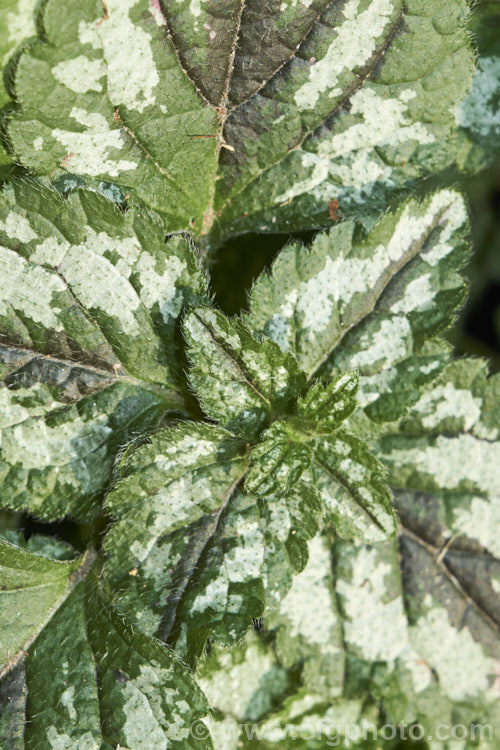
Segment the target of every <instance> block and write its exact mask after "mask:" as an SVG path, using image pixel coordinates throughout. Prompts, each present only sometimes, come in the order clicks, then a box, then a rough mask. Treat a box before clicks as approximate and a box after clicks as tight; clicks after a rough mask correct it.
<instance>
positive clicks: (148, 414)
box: [0, 182, 206, 519]
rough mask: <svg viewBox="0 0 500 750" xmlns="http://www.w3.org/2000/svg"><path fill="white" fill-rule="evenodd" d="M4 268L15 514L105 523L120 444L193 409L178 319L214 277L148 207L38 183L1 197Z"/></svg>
mask: <svg viewBox="0 0 500 750" xmlns="http://www.w3.org/2000/svg"><path fill="white" fill-rule="evenodd" d="M0 269H1V270H0V274H1V277H2V286H1V289H0V362H1V365H0V368H1V370H0V374H1V376H2V383H3V386H4V387H3V388H2V389H1V390H0V401H1V404H2V408H1V417H0V420H1V421H0V431H1V442H0V477H1V479H2V496H3V497H2V499H3V504H4V506H7V507H10V508H14V509H25V508H26V509H29V511H30V512H31V513H34V514H35V515H37V516H40V517H43V518H48V519H54V518H61V517H63V516H64V515H66V514H68V513H69V514H71V515H74V516H77V517H79V518H85V517H94V516H95V515H96V514H97V512H98V510H99V503H98V501H99V496H100V495H102V490H103V489H104V488H105V487H106V484H107V483H108V482H109V480H110V476H111V469H112V463H113V458H114V455H115V453H116V451H117V449H118V448H119V447H120V445H121V444H122V443H123V442H124V441H125V440H127V439H129V438H130V437H131V436H132V435H133V434H134V433H136V432H137V431H141V430H147V429H152V428H153V427H155V425H156V424H157V422H158V420H159V419H160V417H161V416H162V415H163V414H164V413H165V411H167V410H185V404H184V397H183V396H182V393H181V392H180V391H179V390H178V386H179V380H180V374H181V366H180V364H179V359H178V357H179V351H180V348H179V341H178V334H177V332H176V322H177V320H178V319H179V317H180V315H181V313H182V311H183V309H184V308H185V306H186V305H189V304H193V303H195V302H199V301H202V300H203V299H204V298H205V294H206V281H205V276H204V274H203V272H202V271H201V270H200V269H199V268H198V265H197V260H196V257H195V255H194V253H193V251H192V249H191V247H190V245H189V242H188V241H187V240H186V239H183V238H181V237H172V238H170V239H169V240H168V242H166V241H165V227H164V224H163V222H162V220H161V219H160V218H159V217H158V216H156V215H155V214H153V213H152V212H150V211H148V210H146V209H144V208H143V207H141V206H139V205H138V206H136V207H131V208H130V209H128V210H127V211H126V212H125V213H123V212H122V211H120V210H119V209H118V208H117V207H116V206H114V205H113V204H112V203H111V202H110V201H108V200H107V199H106V198H104V197H103V196H101V195H98V194H97V193H94V192H90V191H77V192H74V193H72V194H71V195H70V196H69V197H68V198H67V199H66V200H64V199H63V198H62V197H61V196H60V195H59V194H58V193H56V192H55V191H53V190H50V189H48V188H46V187H44V186H42V185H40V184H38V183H34V182H22V183H19V184H17V185H15V186H13V187H9V188H6V189H5V190H4V192H3V194H2V196H1V197H0Z"/></svg>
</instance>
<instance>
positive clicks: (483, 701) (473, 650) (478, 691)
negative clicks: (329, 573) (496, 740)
mask: <svg viewBox="0 0 500 750" xmlns="http://www.w3.org/2000/svg"><path fill="white" fill-rule="evenodd" d="M441 552H442V551H441ZM443 556H444V553H442V554H440V550H439V548H437V549H435V548H433V547H432V545H428V544H427V543H426V542H425V540H424V539H422V538H421V537H419V536H418V535H417V534H412V532H410V531H409V530H408V529H406V528H405V529H403V532H402V536H401V539H400V550H399V555H398V550H397V549H396V547H395V545H394V544H392V543H383V544H378V545H375V546H370V547H367V546H359V547H356V546H354V545H346V544H345V543H341V542H339V543H338V544H337V545H336V553H335V557H336V563H335V574H336V580H337V584H336V588H337V593H338V597H339V602H340V610H341V614H342V617H343V623H344V625H343V627H344V629H343V632H344V644H345V648H346V650H347V654H348V659H349V663H350V672H349V682H350V685H349V688H350V690H351V691H357V690H360V689H364V687H365V686H366V685H367V681H368V683H369V684H370V686H371V687H370V688H369V689H370V691H371V693H372V695H373V696H374V697H375V698H377V699H380V700H382V701H383V705H384V708H385V713H386V716H387V719H388V720H389V721H392V722H393V723H395V724H399V723H411V722H414V721H416V722H418V723H419V724H420V725H421V726H423V727H424V730H425V733H426V735H430V736H433V734H434V735H435V733H436V727H437V726H439V725H440V724H441V725H442V724H445V723H446V724H449V725H450V726H452V725H453V724H457V723H463V724H464V725H465V726H469V725H470V724H471V723H474V722H477V723H481V722H483V723H484V724H488V723H489V722H491V721H492V720H493V721H494V722H496V721H498V718H499V713H498V688H497V686H496V677H497V670H498V665H499V658H500V649H499V647H498V637H497V633H496V628H497V627H498V626H497V625H495V623H494V622H493V621H492V620H491V619H490V618H489V617H488V615H487V613H485V612H484V611H483V610H482V609H481V608H480V607H477V606H476V605H475V604H474V603H472V602H471V599H470V597H468V596H467V594H466V593H465V592H464V590H463V589H462V588H461V585H460V582H459V581H458V580H457V579H456V578H455V577H454V576H453V575H450V572H449V570H448V568H447V565H446V564H443ZM400 560H401V573H400V570H399V565H400V562H399V561H400ZM471 664H474V669H473V671H471V670H470V665H471ZM362 686H363V687H362Z"/></svg>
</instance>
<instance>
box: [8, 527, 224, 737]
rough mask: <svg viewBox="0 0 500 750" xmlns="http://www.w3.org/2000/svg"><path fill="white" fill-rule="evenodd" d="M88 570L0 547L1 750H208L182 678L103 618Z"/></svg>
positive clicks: (102, 601)
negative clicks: (115, 748)
mask: <svg viewBox="0 0 500 750" xmlns="http://www.w3.org/2000/svg"><path fill="white" fill-rule="evenodd" d="M94 556H95V555H94ZM91 565H92V555H91V554H87V556H86V558H84V559H83V560H77V561H75V562H71V563H65V562H59V561H54V560H51V559H49V558H48V557H45V556H42V555H38V554H32V553H30V552H27V551H25V550H22V549H20V548H19V547H16V546H14V545H10V544H7V543H6V542H0V588H1V592H2V598H4V597H7V598H8V600H9V601H8V602H7V606H6V607H4V606H3V607H2V612H1V615H0V623H1V633H2V635H1V642H0V649H1V651H2V657H3V658H2V662H3V664H4V667H3V669H2V676H3V677H4V679H3V681H2V684H1V689H0V743H1V746H2V748H6V750H7V748H9V750H18V748H36V747H40V748H41V747H43V748H51V750H55V749H56V748H85V750H100V748H103V747H105V746H106V744H107V743H108V738H109V737H113V738H114V739H113V741H116V742H118V744H119V745H120V746H121V747H123V748H125V747H126V748H129V750H141V748H143V747H144V746H145V745H144V743H146V746H147V747H149V748H154V749H155V750H159V749H160V748H167V747H169V748H178V749H179V750H180V749H181V748H183V749H184V748H193V750H194V748H200V747H201V748H206V749H207V750H209V749H211V748H212V743H211V742H210V739H209V738H205V739H203V737H202V739H201V740H199V739H197V738H195V737H193V735H192V734H191V725H192V723H193V721H195V720H198V721H199V720H200V717H201V716H203V715H204V714H205V713H206V703H205V698H204V696H203V695H202V693H201V692H200V690H199V688H198V687H197V686H196V685H195V683H194V681H193V678H192V676H191V675H190V674H189V673H188V672H187V670H186V668H185V666H184V664H182V662H181V661H180V660H179V659H177V658H176V657H175V655H174V654H173V653H172V652H171V651H170V650H169V649H167V648H166V647H165V646H164V645H162V644H160V643H158V642H157V641H154V640H152V639H150V638H147V637H146V636H145V635H144V634H142V633H140V632H139V631H137V630H135V629H134V628H133V627H132V626H131V625H130V624H129V623H128V622H127V621H126V620H125V619H124V617H123V615H118V614H117V613H116V612H115V611H114V610H113V608H112V606H111V605H110V604H109V603H108V602H107V601H106V598H105V596H104V595H103V592H102V591H101V587H100V584H99V582H98V575H97V571H96V570H95V568H93V569H91V570H90V572H89V568H90V566H91ZM13 612H14V613H16V616H15V618H14V619H11V618H12V613H13ZM21 655H22V656H24V661H21V660H20V656H21ZM55 658H57V660H58V669H57V670H54V661H55ZM48 676H50V679H48Z"/></svg>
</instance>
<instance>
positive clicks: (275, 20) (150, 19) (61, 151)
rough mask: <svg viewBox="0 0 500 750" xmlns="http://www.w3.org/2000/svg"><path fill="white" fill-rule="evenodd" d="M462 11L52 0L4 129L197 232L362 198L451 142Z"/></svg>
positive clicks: (460, 86) (456, 4)
mask: <svg viewBox="0 0 500 750" xmlns="http://www.w3.org/2000/svg"><path fill="white" fill-rule="evenodd" d="M468 15H469V9H468V5H467V3H466V1H465V0H448V2H447V3H446V4H445V5H444V6H443V3H442V2H441V0H432V1H429V2H425V3H422V2H420V0H411V2H408V1H406V2H403V1H402V0H369V1H368V0H367V1H366V2H365V0H348V2H346V3H343V4H342V3H340V4H339V3H338V2H335V1H333V2H332V1H330V2H329V1H328V0H312V1H311V2H309V1H308V2H302V1H301V2H287V3H279V2H277V0H276V1H274V0H273V2H272V3H266V4H264V5H263V4H262V3H260V2H258V1H257V0H246V1H245V2H242V1H241V0H230V2H226V3H220V2H219V0H204V2H188V0H180V2H179V1H178V0H175V1H174V0H164V1H163V2H161V3H160V2H158V0H127V1H126V2H121V1H120V0H107V2H106V3H105V4H103V5H101V3H100V2H97V3H96V2H95V0H69V2H66V3H65V5H64V13H63V14H62V13H61V10H60V0H49V1H48V2H47V3H44V4H43V7H42V10H41V17H40V23H39V25H40V28H41V29H43V36H42V39H43V40H42V39H40V40H39V41H38V42H36V43H34V44H30V46H29V49H27V50H26V51H25V52H24V53H23V54H22V55H21V57H20V59H19V60H18V62H17V65H16V70H15V77H14V80H13V83H12V89H13V95H14V98H15V101H16V104H17V107H16V111H15V113H14V114H13V115H12V116H11V117H9V122H8V138H9V142H10V146H11V148H12V150H13V153H14V155H15V158H16V159H17V160H19V161H20V162H21V163H22V164H24V165H26V166H27V167H29V168H30V169H34V170H35V171H36V172H37V173H42V174H49V173H50V174H51V175H53V176H62V175H65V174H68V173H69V174H71V175H76V176H78V177H79V178H81V179H84V180H85V181H87V182H94V183H98V182H99V181H103V180H104V181H107V182H111V183H114V184H115V185H117V186H119V187H120V189H121V195H122V197H124V196H126V195H128V194H130V193H134V194H136V195H137V196H138V197H139V198H140V199H141V200H143V201H144V202H145V203H146V204H148V205H149V206H150V207H151V208H154V209H155V210H157V211H159V212H160V213H162V214H163V215H164V216H165V217H166V220H167V223H168V225H169V228H170V230H171V231H174V230H189V231H192V232H194V234H195V235H196V236H197V237H200V236H204V238H205V240H204V241H205V242H206V243H207V244H214V243H217V242H218V241H219V239H220V238H221V237H223V236H226V235H227V234H231V233H236V232H241V231H248V230H255V229H257V228H258V229H260V230H263V231H276V230H283V229H289V228H294V227H295V228H300V229H303V228H304V227H306V226H317V225H318V224H323V225H324V224H327V223H328V222H329V217H328V206H329V203H330V202H331V201H332V199H336V200H338V201H339V202H340V205H341V207H342V210H343V211H344V213H346V214H352V213H354V214H364V215H366V214H367V213H372V214H373V212H374V211H378V210H379V208H380V205H381V204H383V203H384V202H385V200H386V198H387V197H388V196H392V195H393V194H394V193H397V192H398V191H400V190H401V189H402V188H405V187H408V186H409V185H411V183H412V181H414V180H415V179H416V178H417V177H418V176H420V175H421V174H425V173H429V172H430V171H433V170H437V169H439V168H440V167H444V166H446V165H447V164H450V163H451V162H452V161H453V160H454V158H455V149H456V141H457V127H456V110H457V107H458V106H459V104H460V102H461V101H462V100H463V99H464V97H465V95H466V94H467V91H468V89H469V87H470V83H471V80H472V76H473V71H474V58H473V53H472V50H471V44H470V40H469V38H468V35H467V30H466V23H467V20H468ZM9 34H10V32H9Z"/></svg>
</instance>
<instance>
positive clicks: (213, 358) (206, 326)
mask: <svg viewBox="0 0 500 750" xmlns="http://www.w3.org/2000/svg"><path fill="white" fill-rule="evenodd" d="M184 333H185V336H186V340H187V343H188V346H189V350H188V354H189V357H190V360H191V364H192V366H191V368H190V372H189V379H190V381H191V384H192V386H193V388H194V389H195V391H196V393H197V395H198V398H199V400H200V403H201V405H202V407H203V410H204V411H205V413H206V414H207V416H209V417H211V418H212V419H215V420H216V421H218V422H219V423H220V424H222V425H224V427H227V429H229V430H231V431H232V432H234V433H235V435H237V436H238V437H241V438H243V439H251V438H254V437H255V436H256V435H257V433H258V432H259V431H260V430H261V429H262V428H263V427H265V426H266V425H267V424H268V423H269V421H270V420H271V419H272V418H273V417H277V416H280V415H284V414H290V413H291V412H292V410H293V408H294V406H295V404H296V401H297V397H298V395H299V394H300V393H301V391H302V390H303V388H304V386H305V377H304V374H303V373H302V372H301V371H300V370H299V368H298V365H297V362H296V361H295V358H294V357H293V356H292V355H290V354H284V353H283V352H282V351H281V349H280V348H279V346H277V345H276V344H275V343H274V342H273V341H269V340H264V341H258V340H257V339H255V338H254V337H253V336H252V334H251V333H250V331H249V330H248V329H247V328H246V326H245V325H244V324H243V323H242V322H241V321H239V320H231V321H230V320H228V319H227V318H226V317H225V316H224V315H223V314H222V313H220V312H217V311H216V310H213V309H210V308H198V309H196V310H193V311H192V312H190V313H189V315H188V316H187V318H186V319H185V321H184Z"/></svg>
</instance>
